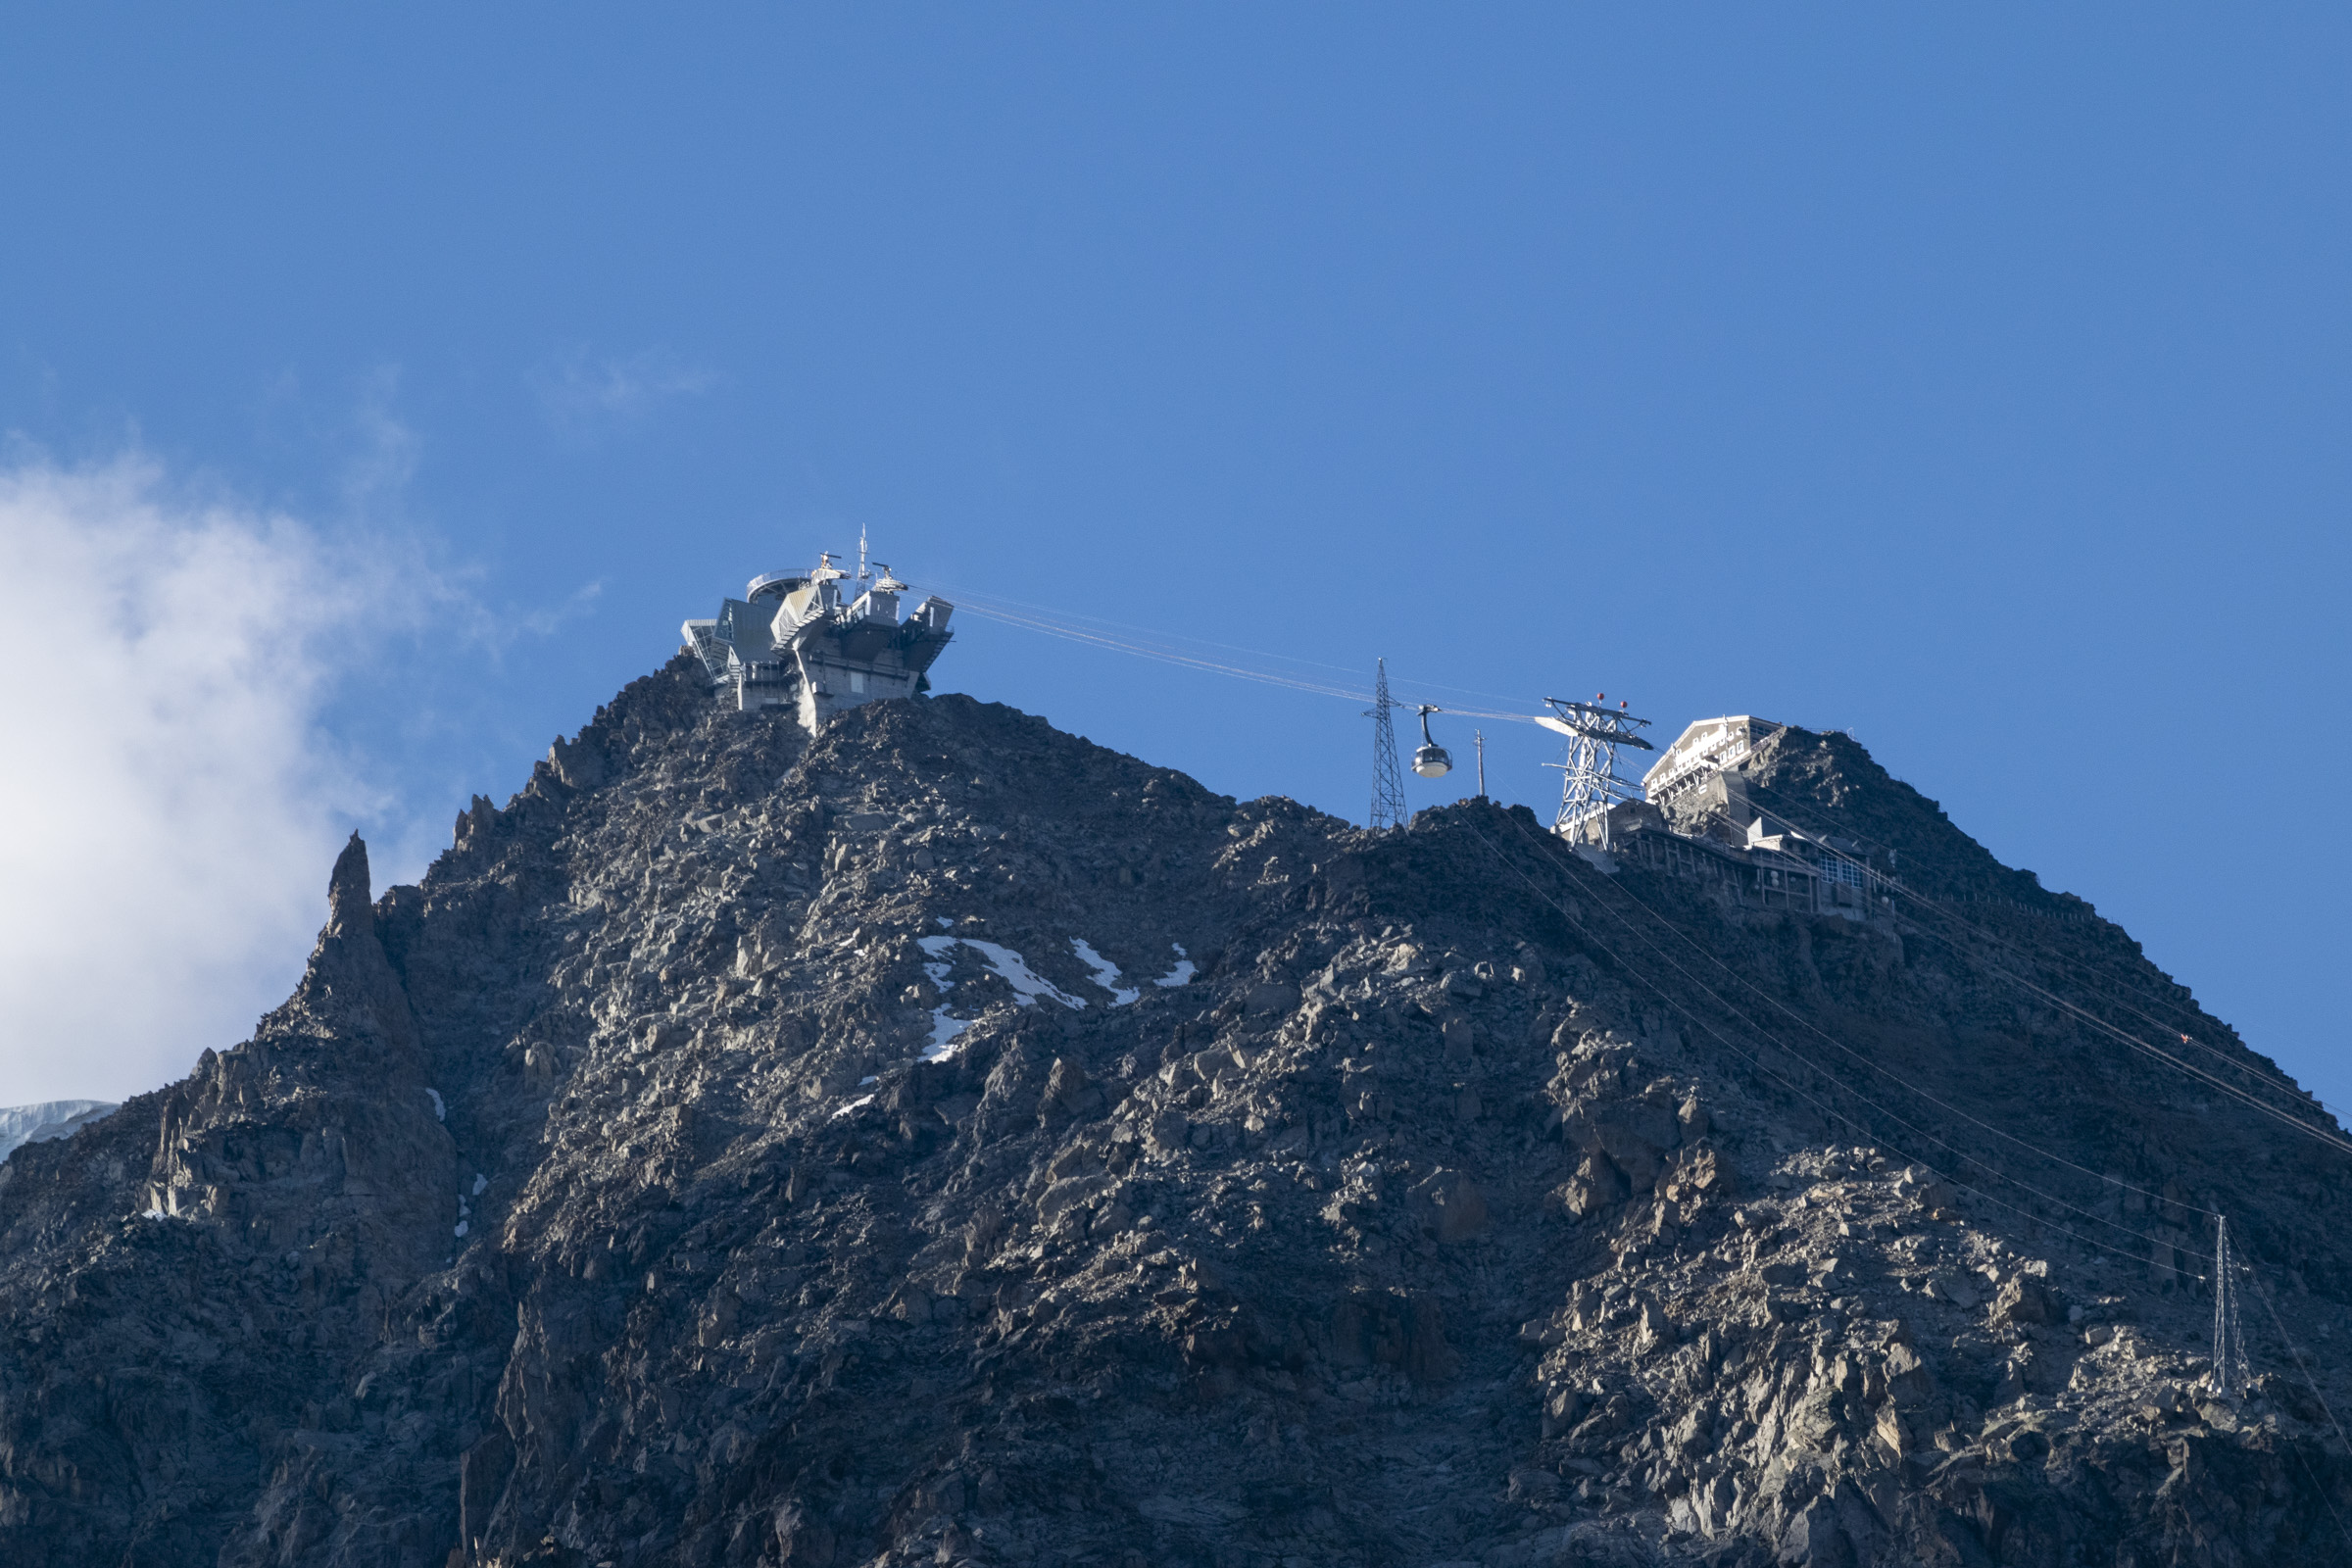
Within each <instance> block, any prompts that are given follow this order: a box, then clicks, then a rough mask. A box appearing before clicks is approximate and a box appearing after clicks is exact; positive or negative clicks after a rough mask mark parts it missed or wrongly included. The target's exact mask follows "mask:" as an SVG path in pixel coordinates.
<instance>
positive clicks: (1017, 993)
mask: <svg viewBox="0 0 2352 1568" xmlns="http://www.w3.org/2000/svg"><path fill="white" fill-rule="evenodd" d="M963 945H964V946H965V947H967V948H969V949H971V950H972V951H973V952H974V953H977V954H978V955H980V956H982V957H983V958H986V959H987V960H988V966H989V967H990V968H991V969H993V970H995V971H996V972H997V976H998V978H1000V979H1002V980H1003V981H1004V982H1005V984H1006V985H1008V986H1010V987H1012V994H1013V996H1014V998H1015V999H1016V1000H1017V1001H1019V1003H1020V1005H1022V1006H1024V1007H1033V1006H1035V1005H1037V999H1038V998H1040V997H1052V998H1053V999H1054V1001H1055V1002H1058V1003H1060V1004H1061V1005H1063V1006H1065V1007H1073V1008H1077V1007H1084V1006H1085V1005H1086V1003H1085V1001H1084V999H1082V998H1079V997H1073V996H1071V995H1069V994H1068V993H1067V992H1064V991H1062V990H1061V989H1059V988H1058V987H1056V986H1055V985H1054V984H1053V982H1051V981H1048V980H1042V979H1040V978H1038V975H1037V973H1036V971H1035V970H1033V969H1031V968H1030V967H1029V960H1028V959H1026V958H1024V957H1022V956H1020V955H1019V954H1017V953H1015V952H1013V951H1012V950H1011V949H1010V948H1003V947H999V946H998V945H997V944H996V943H994V942H982V941H981V940H979V939H978V938H977V937H965V938H964V939H963Z"/></svg>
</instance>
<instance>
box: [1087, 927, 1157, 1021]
mask: <svg viewBox="0 0 2352 1568" xmlns="http://www.w3.org/2000/svg"><path fill="white" fill-rule="evenodd" d="M1070 951H1071V952H1073V953H1075V954H1077V955H1078V961H1079V962H1080V963H1083V964H1085V965H1086V966H1087V967H1088V968H1089V969H1092V970H1094V971H1095V984H1097V985H1099V986H1101V987H1102V988H1103V990H1105V991H1107V992H1109V993H1110V1005H1112V1006H1114V1007H1124V1006H1125V1005H1127V1004H1129V1003H1130V1002H1133V1001H1135V1000H1137V999H1138V998H1140V997H1141V996H1143V992H1142V991H1141V990H1136V989H1131V988H1129V987H1126V986H1122V985H1120V984H1118V978H1119V966H1118V965H1117V964H1115V963H1113V962H1111V961H1110V960H1109V959H1108V958H1105V957H1104V956H1103V955H1101V954H1100V953H1097V952H1096V951H1095V945H1094V944H1093V943H1091V942H1089V941H1087V940H1086V938H1084V937H1072V938H1070Z"/></svg>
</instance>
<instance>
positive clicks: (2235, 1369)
mask: <svg viewBox="0 0 2352 1568" xmlns="http://www.w3.org/2000/svg"><path fill="white" fill-rule="evenodd" d="M2249 1381H2251V1379H2250V1376H2249V1374H2248V1371H2247V1367H2246V1338H2245V1334H2244V1331H2243V1330H2241V1329H2239V1327H2238V1326H2237V1260H2236V1259H2235V1258H2233V1257H2231V1256H2230V1255H2229V1221H2228V1220H2226V1219H2223V1218H2221V1217H2220V1216H2218V1215H2217V1216H2215V1218H2214V1222H2213V1386H2214V1389H2215V1390H2216V1392H2218V1393H2219V1394H2220V1395H2221V1397H2223V1398H2225V1399H2228V1400H2229V1401H2230V1402H2231V1403H2235V1402H2236V1401H2237V1400H2239V1399H2242V1398H2244V1397H2245V1396H2246V1385H2247V1383H2248V1382H2249Z"/></svg>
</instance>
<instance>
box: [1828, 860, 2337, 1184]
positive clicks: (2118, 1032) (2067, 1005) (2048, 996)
mask: <svg viewBox="0 0 2352 1568" xmlns="http://www.w3.org/2000/svg"><path fill="white" fill-rule="evenodd" d="M1821 848H1822V849H1824V850H1826V851H1828V852H1829V853H1830V854H1831V855H1834V856H1837V857H1838V858H1839V859H1841V860H1843V861H1844V862H1845V863H1846V864H1848V865H1852V866H1856V867H1858V868H1860V869H1861V870H1864V871H1868V872H1869V873H1870V874H1871V875H1872V876H1875V877H1878V878H1879V880H1881V881H1882V882H1885V883H1886V884H1887V886H1889V887H1891V888H1894V889H1895V890H1896V891H1898V892H1900V893H1901V894H1902V895H1903V896H1904V897H1905V898H1907V899H1909V900H1910V901H1911V902H1912V904H1913V905H1914V906H1915V907H1935V906H1933V905H1928V906H1922V901H1921V898H1920V896H1919V895H1918V894H1916V893H1914V892H1912V891H1911V889H1910V888H1908V887H1906V886H1904V885H1903V884H1902V883H1900V882H1897V881H1895V880H1894V879H1893V878H1891V877H1887V876H1886V875H1885V874H1884V873H1881V872H1878V871H1872V870H1871V869H1870V867H1869V866H1867V865H1865V864H1863V862H1861V861H1859V860H1856V859H1855V858H1853V857H1852V856H1849V855H1846V854H1845V853H1843V852H1842V851H1840V850H1838V849H1836V848H1834V847H1833V846H1830V845H1827V844H1824V845H1822V846H1821ZM1937 912H1939V913H1941V912H1944V911H1942V910H1941V909H1940V908H1938V909H1937ZM1953 918H1957V917H1956V916H1954V917H1953ZM1960 923H1961V924H1962V925H1964V926H1966V925H1968V924H1969V922H1967V921H1965V920H1962V921H1961V922H1960ZM1970 929H1972V930H1973V929H1975V928H1974V927H1973V926H1971V927H1970ZM1921 930H1922V934H1923V935H1927V936H1932V937H1935V938H1936V940H1937V941H1938V942H1941V943H1943V944H1945V945H1946V946H1948V947H1950V948H1951V949H1952V951H1953V952H1955V953H1957V954H1959V955H1960V956H1962V958H1964V959H1967V960H1968V961H1971V962H1974V963H1977V964H1980V965H1982V966H1983V967H1984V968H1985V970H1987V971H1988V972H1990V973H1992V974H1996V975H1999V976H2000V977H2001V978H2002V979H2004V980H2007V981H2009V982H2010V983H2011V984H2013V985H2016V986H2018V987H2020V988H2022V989H2024V990H2026V991H2030V992H2032V993H2033V994H2034V995H2035V996H2037V997H2039V998H2041V999H2042V1000H2043V1001H2045V1002H2047V1003H2049V1004H2050V1005H2052V1006H2054V1007H2059V1008H2062V1009H2064V1010H2065V1011H2066V1012H2068V1013H2070V1014H2072V1015H2073V1016H2075V1017H2077V1018H2080V1019H2082V1021H2083V1022H2084V1023H2087V1024H2089V1025H2090V1026H2091V1027H2092V1028H2094V1029H2098V1030H2101V1031H2103V1032H2105V1033H2107V1034H2109V1035H2112V1036H2114V1037H2115V1038H2116V1039H2118V1040H2120V1041H2122V1042H2123V1043H2124V1044H2126V1045H2128V1046H2130V1047H2131V1049H2132V1050H2134V1051H2138V1052H2142V1053H2144V1054H2147V1055H2151V1056H2154V1057H2155V1058H2156V1059H2157V1060H2159V1061H2163V1062H2166V1063H2169V1064H2170V1065H2172V1066H2173V1067H2176V1068H2178V1069H2179V1070H2180V1071H2181V1072H2183V1073H2186V1074H2187V1075H2188V1076H2190V1077H2192V1078H2194V1079H2196V1080H2197V1081H2198V1082H2200V1083H2203V1084H2206V1085H2209V1086H2210V1087H2212V1088H2214V1089H2217V1090H2219V1091H2221V1092H2222V1093H2223V1094H2225V1095H2228V1096H2229V1098H2230V1099H2232V1100H2235V1101H2237V1102H2239V1103H2242V1104H2245V1105H2248V1106H2250V1107H2252V1108H2253V1109H2255V1110H2258V1111H2260V1112H2262V1113H2263V1114H2264V1115H2266V1116H2268V1117H2270V1118H2271V1119H2273V1120H2274V1121H2278V1122H2281V1123H2283V1124H2285V1125H2286V1126H2288V1127H2292V1128H2293V1129H2294V1130H2295V1131H2297V1132H2299V1133H2302V1134H2303V1135H2304V1136H2305V1137H2307V1138H2311V1139H2313V1140H2315V1141H2317V1142H2319V1143H2322V1144H2325V1145H2327V1147H2328V1148H2330V1149H2333V1150H2336V1151H2338V1152H2342V1153H2347V1154H2352V1140H2347V1139H2345V1138H2342V1137H2340V1136H2338V1135H2335V1134H2330V1133H2327V1132H2326V1131H2323V1130H2322V1129H2320V1128H2317V1127H2314V1126H2312V1125H2311V1124H2310V1123H2309V1122H2307V1121H2304V1120H2302V1119H2301V1118H2299V1117H2297V1116H2293V1115H2290V1114H2289V1113H2288V1112H2287V1111H2285V1110H2283V1109H2281V1108H2280V1107H2278V1106H2277V1105H2273V1104H2271V1103H2268V1102H2265V1101H2262V1100H2257V1099H2256V1098H2255V1097H2254V1096H2253V1095H2252V1094H2250V1093H2248V1092H2247V1091H2246V1090H2243V1089H2240V1088H2239V1087H2238V1086H2237V1085H2235V1084H2232V1083H2229V1082H2226V1081H2225V1080H2223V1079H2220V1078H2216V1077H2215V1076H2214V1075H2213V1074H2211V1073H2209V1072H2206V1071H2205V1070H2204V1069H2202V1068H2200V1067H2198V1066H2196V1065H2194V1064H2193V1063H2190V1062H2186V1061H2183V1060H2181V1059H2180V1057H2179V1056H2176V1055H2174V1054H2171V1053H2170V1052H2168V1051H2165V1050H2164V1049H2163V1048H2161V1047H2158V1046H2151V1045H2149V1044H2148V1043H2147V1042H2146V1041H2144V1040H2142V1039H2140V1038H2139V1037H2138V1036H2137V1035H2133V1034H2130V1033H2127V1032H2126V1031H2124V1030H2122V1029H2119V1028H2117V1027H2116V1026H2115V1025H2114V1024H2112V1023H2110V1022H2108V1021H2107V1020H2106V1019H2104V1018H2102V1017H2099V1016H2098V1015H2097V1014H2096V1013H2093V1012H2089V1011H2086V1010H2084V1009H2083V1008H2082V1007H2079V1006H2077V1005H2075V1004H2074V1003H2072V1002H2069V1001H2067V1000H2066V998H2064V997H2061V996H2059V995H2058V994H2057V993H2056V992H2054V991H2050V990H2048V989H2046V988H2044V987H2042V986H2039V985H2036V984H2035V983H2034V982H2033V981H2031V980H2028V979H2027V978H2026V977H2025V976H2023V975H2020V974H2013V973H2011V972H2010V971H2009V970H2007V969H2004V968H2002V967H2001V966H2000V965H1998V964H1996V963H1994V962H1992V961H1991V960H1990V959H1988V958H1981V957H1971V956H1970V955H1969V953H1968V951H1967V950H1966V949H1965V948H1963V947H1961V946H1960V944H1958V943H1957V942H1954V941H1953V940H1952V939H1951V938H1950V937H1948V936H1945V935H1944V934H1942V933H1941V932H1938V931H1929V930H1927V929H1926V928H1925V927H1922V928H1921ZM2207 1049H2210V1048H2207Z"/></svg>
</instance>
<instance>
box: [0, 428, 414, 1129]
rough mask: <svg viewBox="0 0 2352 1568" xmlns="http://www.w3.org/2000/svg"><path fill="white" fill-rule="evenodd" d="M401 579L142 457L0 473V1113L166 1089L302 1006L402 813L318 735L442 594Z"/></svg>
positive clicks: (23, 466) (299, 526)
mask: <svg viewBox="0 0 2352 1568" xmlns="http://www.w3.org/2000/svg"><path fill="white" fill-rule="evenodd" d="M390 565H391V564H390V563H382V562H375V563H370V562H368V561H363V560H359V559H356V558H355V557H354V556H353V555H352V554H351V552H349V551H348V550H346V549H344V548H343V547H339V546H336V545H334V544H332V543H330V542H328V541H327V540H326V539H325V538H324V537H323V536H321V535H320V534H319V532H318V531H316V530H314V529H312V528H310V527H308V526H306V525H304V524H303V523H301V522H299V521H297V520H295V519H293V518H290V517H286V516H282V515H265V514H261V513H257V512H254V511H251V510H248V509H244V508H241V507H239V506H237V505H234V504H229V503H221V502H219V501H210V500H195V499H190V498H188V497H186V496H183V495H181V494H178V493H176V492H175V491H174V490H173V488H172V486H171V485H169V484H168V483H167V482H166V481H165V478H164V476H163V474H162V473H161V472H160V470H159V469H158V468H157V467H156V466H153V465H152V464H148V463H145V462H142V461H136V460H133V461H125V462H120V463H116V464H113V465H109V466H101V467H93V468H81V469H65V468H60V467H56V466H50V465H48V464H45V463H41V462H37V461H34V462H27V463H19V464H16V465H13V466H7V467H0V669H4V670H5V671H6V676H5V681H4V682H0V737H4V739H0V1105H5V1104H22V1103H26V1102H31V1101H41V1100H55V1099H67V1098H77V1097H90V1098H101V1099H109V1100H114V1099H121V1098H123V1097H124V1096H125V1095H128V1094H133V1093H137V1092H139V1091H142V1090H145V1089H149V1088H153V1087H155V1086H156V1085H158V1084H160V1083H164V1082H167V1081H169V1080H171V1079H172V1078H175V1077H177V1076H179V1075H181V1074H183V1073H185V1072H186V1071H187V1069H188V1068H189V1066H190V1065H191V1064H192V1062H193V1060H194V1058H195V1057H196V1055H197V1054H198V1053H200V1052H201V1051H202V1050H203V1049H204V1048H205V1047H207V1046H212V1047H225V1046H228V1045H231V1044H233V1043H235V1042H237V1041H239V1040H242V1039H244V1038H245V1037H246V1036H247V1035H248V1034H249V1033H250V1032H251V1030H252V1027H253V1021H254V1018H255V1016H256V1015H257V1014H258V1013H259V1012H260V1011H261V1010H263V1009H264V1008H266V1007H268V1006H270V1005H273V1004H274V1003H275V1002H277V1001H278V1000H280V999H282V998H283V997H284V996H285V995H286V994H287V992H288V991H289V990H290V989H291V987H292V983H293V981H294V980H295V979H296V978H297V977H298V976H299V974H300V972H301V965H302V961H303V958H304V957H305V956H306V955H307V954H308V952H309V950H310V942H311V938H312V937H313V936H314V935H315V934H316V932H317V930H318V927H319V924H320V922H321V920H322V919H323V917H324V913H325V886H326V874H327V869H328V867H329V866H330V865H331V864H332V862H333V858H334V855H335V852H336V850H337V849H338V848H339V847H340V844H341V842H342V839H343V837H344V835H345V834H347V833H348V832H349V831H350V830H351V829H352V827H353V826H354V825H355V824H363V823H367V822H368V821H370V820H372V819H374V818H377V817H378V816H380V815H381V814H382V813H384V812H385V810H386V809H387V807H388V806H389V804H390V803H388V802H387V801H386V800H385V799H384V798H383V797H382V796H381V795H380V794H378V793H376V792H374V791H372V790H371V789H370V788H369V787H368V785H367V784H366V783H364V782H363V780H362V778H361V776H360V771H359V769H358V768H357V767H356V766H355V765H354V764H353V761H352V760H351V759H350V758H348V757H347V756H346V755H345V753H344V752H343V750H342V748H341V747H339V746H338V745H337V743H336V742H335V741H334V740H333V738H332V737H331V736H330V735H329V734H328V733H327V732H326V731H325V730H324V729H323V728H322V726H321V724H320V722H319V718H320V713H321V711H322V709H323V706H324V704H325V703H326V701H327V699H328V697H329V695H330V694H331V692H332V690H333V688H334V686H335V683H336V680H337V677H338V674H339V673H340V672H341V671H343V670H345V669H347V668H349V667H351V666H352V664H353V662H355V661H357V660H359V659H362V658H364V657H367V656H368V654H369V653H370V652H371V651H372V645H376V644H380V642H381V640H382V639H383V637H384V635H385V634H386V633H387V632H389V631H392V630H395V629H397V628H398V627H399V626H400V625H401V624H402V623H403V621H404V620H405V621H407V622H408V623H409V624H412V625H413V624H414V623H415V622H416V620H417V617H419V616H421V615H423V614H425V613H427V611H428V602H429V601H430V599H431V598H432V596H433V595H434V594H435V593H436V592H437V590H435V589H433V588H432V587H431V586H430V585H429V584H428V583H419V582H418V581H417V575H416V574H414V573H411V572H406V571H398V570H390V569H386V568H388V567H389V566H390ZM404 581H407V582H411V583H417V587H416V589H415V591H414V596H413V597H410V598H408V599H406V600H405V601H404V600H403V598H402V593H403V592H404V590H399V589H391V590H389V591H388V585H392V584H399V583H402V582H404ZM379 861H380V857H379ZM386 869H387V867H386V866H385V865H383V864H382V863H379V864H378V865H377V867H376V872H377V881H378V884H379V888H380V886H381V884H382V883H383V881H384V873H385V871H386Z"/></svg>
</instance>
